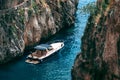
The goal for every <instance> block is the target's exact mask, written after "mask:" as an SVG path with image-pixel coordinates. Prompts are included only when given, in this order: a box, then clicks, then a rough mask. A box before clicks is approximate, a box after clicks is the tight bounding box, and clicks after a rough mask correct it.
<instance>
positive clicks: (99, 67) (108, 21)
mask: <svg viewBox="0 0 120 80" xmlns="http://www.w3.org/2000/svg"><path fill="white" fill-rule="evenodd" d="M119 7H120V1H119V0H98V1H97V7H96V10H95V13H94V14H91V16H90V18H89V20H88V24H87V27H86V29H85V32H84V36H83V37H82V47H81V53H80V54H78V55H77V57H76V60H75V63H74V67H73V69H72V79H73V80H119V79H120V46H119V45H120V20H119V19H120V15H119V14H120V8H119Z"/></svg>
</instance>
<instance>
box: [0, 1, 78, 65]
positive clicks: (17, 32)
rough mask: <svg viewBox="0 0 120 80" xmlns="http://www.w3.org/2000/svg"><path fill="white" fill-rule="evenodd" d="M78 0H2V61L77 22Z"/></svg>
mask: <svg viewBox="0 0 120 80" xmlns="http://www.w3.org/2000/svg"><path fill="white" fill-rule="evenodd" d="M77 4H78V0H0V64H2V63H6V62H8V61H10V60H12V59H13V58H16V57H18V56H21V55H23V52H24V50H25V48H31V47H32V46H34V45H36V44H38V43H39V42H40V41H41V40H45V39H47V38H49V37H50V36H51V35H54V34H55V33H56V32H58V31H59V30H60V29H62V28H63V27H66V28H69V27H70V26H72V25H73V24H74V21H75V18H74V17H75V11H76V7H77Z"/></svg>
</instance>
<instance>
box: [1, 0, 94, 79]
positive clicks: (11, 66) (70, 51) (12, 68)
mask: <svg viewBox="0 0 120 80" xmlns="http://www.w3.org/2000/svg"><path fill="white" fill-rule="evenodd" d="M94 1H95V0H80V2H79V5H78V9H79V8H81V7H83V6H85V5H87V4H88V3H91V2H94ZM88 17H89V14H87V13H81V11H79V10H78V11H77V12H76V23H75V26H73V27H71V28H69V29H67V30H61V31H60V32H59V33H57V34H56V35H55V36H53V37H52V38H51V39H50V41H52V40H63V41H64V42H65V46H64V48H62V49H61V50H60V51H59V52H57V53H56V54H55V55H53V56H51V57H49V58H48V59H46V60H45V61H43V62H42V63H41V64H38V65H33V64H27V63H25V62H24V61H25V59H26V58H25V57H26V56H27V55H24V57H22V58H20V59H18V60H16V61H13V62H10V63H8V64H6V65H4V66H0V80H71V68H72V65H73V64H74V59H75V57H76V55H77V54H78V53H79V52H80V44H81V40H80V38H81V37H82V35H83V33H84V29H85V26H86V23H87V19H88Z"/></svg>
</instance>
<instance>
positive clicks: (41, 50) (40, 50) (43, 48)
mask: <svg viewBox="0 0 120 80" xmlns="http://www.w3.org/2000/svg"><path fill="white" fill-rule="evenodd" d="M34 48H35V49H36V51H35V52H34V53H33V54H32V55H31V56H37V57H41V56H44V55H46V54H47V52H48V51H50V50H52V49H53V48H52V46H50V45H47V44H41V45H38V46H36V47H34Z"/></svg>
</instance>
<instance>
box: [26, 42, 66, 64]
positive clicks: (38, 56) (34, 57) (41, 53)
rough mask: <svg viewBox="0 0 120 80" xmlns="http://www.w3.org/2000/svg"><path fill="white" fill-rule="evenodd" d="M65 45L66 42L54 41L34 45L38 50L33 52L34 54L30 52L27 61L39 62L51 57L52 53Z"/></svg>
mask: <svg viewBox="0 0 120 80" xmlns="http://www.w3.org/2000/svg"><path fill="white" fill-rule="evenodd" d="M63 46H64V42H54V43H51V44H41V45H38V46H36V47H34V48H35V49H36V51H35V52H33V53H32V54H29V55H28V56H27V60H26V61H25V62H27V63H32V64H38V63H40V61H42V60H43V59H45V58H47V57H49V56H50V55H52V54H54V53H55V52H57V51H58V50H60V49H61V48H62V47H63Z"/></svg>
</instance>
